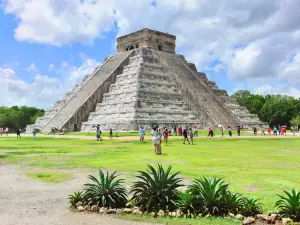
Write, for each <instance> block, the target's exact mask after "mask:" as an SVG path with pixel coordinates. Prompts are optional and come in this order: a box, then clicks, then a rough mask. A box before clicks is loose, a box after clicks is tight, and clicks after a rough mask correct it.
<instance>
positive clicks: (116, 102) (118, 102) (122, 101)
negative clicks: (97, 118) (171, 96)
mask: <svg viewBox="0 0 300 225" xmlns="http://www.w3.org/2000/svg"><path fill="white" fill-rule="evenodd" d="M125 103H138V104H140V103H146V104H147V103H157V104H167V105H169V104H172V105H185V103H184V101H173V100H164V99H159V100H152V99H146V98H136V99H134V100H130V99H122V100H118V101H104V102H101V103H98V104H97V106H96V109H97V107H100V106H104V105H115V104H125Z"/></svg>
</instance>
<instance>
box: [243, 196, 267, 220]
mask: <svg viewBox="0 0 300 225" xmlns="http://www.w3.org/2000/svg"><path fill="white" fill-rule="evenodd" d="M258 201H259V200H258V199H254V198H247V197H243V198H242V208H241V211H240V213H241V214H242V215H243V216H255V215H257V214H261V213H263V210H262V207H261V204H260V203H259V202H258Z"/></svg>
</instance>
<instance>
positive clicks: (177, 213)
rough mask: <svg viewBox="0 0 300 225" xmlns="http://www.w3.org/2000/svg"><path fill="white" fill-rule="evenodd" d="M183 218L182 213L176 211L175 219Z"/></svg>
mask: <svg viewBox="0 0 300 225" xmlns="http://www.w3.org/2000/svg"><path fill="white" fill-rule="evenodd" d="M179 217H183V212H181V210H180V209H178V210H177V211H176V218H179Z"/></svg>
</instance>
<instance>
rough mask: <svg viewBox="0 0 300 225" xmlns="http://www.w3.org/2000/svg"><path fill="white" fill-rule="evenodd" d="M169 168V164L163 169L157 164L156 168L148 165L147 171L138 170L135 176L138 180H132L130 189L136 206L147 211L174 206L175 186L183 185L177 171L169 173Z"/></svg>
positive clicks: (176, 192) (156, 210)
mask: <svg viewBox="0 0 300 225" xmlns="http://www.w3.org/2000/svg"><path fill="white" fill-rule="evenodd" d="M171 169H172V167H171V166H169V167H168V168H167V169H166V170H165V169H164V168H163V166H162V165H160V164H158V165H157V168H154V167H153V166H151V165H148V170H147V172H144V171H139V175H138V176H136V178H137V179H138V180H137V181H135V182H134V184H133V186H132V188H131V191H130V193H132V194H133V196H132V200H135V201H136V204H137V206H139V207H141V208H142V209H143V210H145V211H148V212H149V211H154V212H158V211H159V210H160V209H162V210H166V209H169V210H172V209H173V208H175V201H176V200H177V197H178V190H177V188H178V187H181V186H183V185H182V184H181V182H182V179H181V178H179V177H178V174H179V172H177V173H173V174H171V173H170V172H171Z"/></svg>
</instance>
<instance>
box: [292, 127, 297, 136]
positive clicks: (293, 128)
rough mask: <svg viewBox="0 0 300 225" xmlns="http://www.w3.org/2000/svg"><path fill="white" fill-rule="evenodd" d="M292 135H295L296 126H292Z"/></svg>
mask: <svg viewBox="0 0 300 225" xmlns="http://www.w3.org/2000/svg"><path fill="white" fill-rule="evenodd" d="M292 131H293V135H294V136H295V135H296V131H297V127H292Z"/></svg>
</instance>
